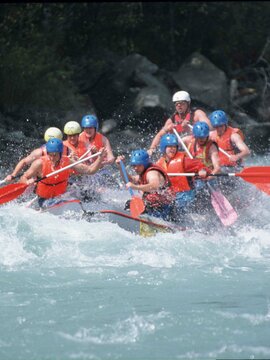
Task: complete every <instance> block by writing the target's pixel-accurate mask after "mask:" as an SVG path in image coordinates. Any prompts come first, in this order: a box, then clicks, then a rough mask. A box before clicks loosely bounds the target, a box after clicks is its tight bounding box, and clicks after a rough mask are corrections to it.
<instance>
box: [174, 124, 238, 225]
mask: <svg viewBox="0 0 270 360" xmlns="http://www.w3.org/2000/svg"><path fill="white" fill-rule="evenodd" d="M173 131H174V133H175V136H176V137H177V139H178V141H179V142H180V144H181V145H182V146H183V148H184V149H185V151H186V153H187V154H188V156H189V157H190V159H193V156H192V155H191V153H190V152H189V150H188V148H187V147H186V145H185V143H184V142H183V140H182V139H181V138H180V136H179V134H178V132H177V131H176V129H173ZM168 176H170V174H168ZM206 184H207V186H208V189H209V191H210V194H211V204H212V206H213V208H214V210H215V212H216V214H217V215H218V217H219V219H220V221H221V222H222V224H223V225H224V226H230V225H232V224H233V223H234V222H235V221H236V219H237V217H238V215H237V213H236V211H235V210H234V208H233V207H232V205H231V204H230V203H229V201H228V200H227V199H226V197H225V196H224V195H223V194H222V193H221V192H220V191H217V190H214V189H213V187H212V186H211V185H210V184H209V183H208V182H207V183H206Z"/></svg>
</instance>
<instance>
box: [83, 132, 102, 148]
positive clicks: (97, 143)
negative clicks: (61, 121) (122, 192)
mask: <svg viewBox="0 0 270 360" xmlns="http://www.w3.org/2000/svg"><path fill="white" fill-rule="evenodd" d="M79 139H80V140H81V141H82V142H84V143H85V144H87V145H90V146H93V145H94V146H95V147H96V148H97V149H98V150H99V149H101V148H102V147H104V144H103V135H102V134H101V133H99V132H96V133H95V137H94V139H93V140H92V141H90V140H89V138H88V137H87V135H86V132H85V131H83V132H81V133H80V135H79Z"/></svg>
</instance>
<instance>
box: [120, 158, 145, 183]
mask: <svg viewBox="0 0 270 360" xmlns="http://www.w3.org/2000/svg"><path fill="white" fill-rule="evenodd" d="M124 160H125V156H124V155H119V156H117V158H116V160H115V164H116V165H117V167H118V168H119V170H120V174H121V176H122V179H123V180H124V181H125V177H124V174H123V172H122V168H121V166H120V161H124ZM127 176H128V179H129V181H132V182H133V183H138V181H139V176H138V175H130V174H128V172H127Z"/></svg>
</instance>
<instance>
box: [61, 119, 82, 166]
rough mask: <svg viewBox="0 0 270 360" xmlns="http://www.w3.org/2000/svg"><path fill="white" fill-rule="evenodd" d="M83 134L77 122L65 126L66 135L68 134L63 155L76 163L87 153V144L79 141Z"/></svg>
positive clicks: (70, 122)
mask: <svg viewBox="0 0 270 360" xmlns="http://www.w3.org/2000/svg"><path fill="white" fill-rule="evenodd" d="M81 132H82V129H81V126H80V124H79V123H78V122H76V121H69V122H67V123H66V124H65V126H64V134H66V136H67V139H66V140H65V141H64V142H63V144H64V150H63V155H66V156H69V157H71V158H72V159H73V160H75V161H77V160H79V158H80V157H81V156H82V155H84V154H85V153H86V152H87V145H86V143H85V142H84V141H82V140H79V135H80V133H81Z"/></svg>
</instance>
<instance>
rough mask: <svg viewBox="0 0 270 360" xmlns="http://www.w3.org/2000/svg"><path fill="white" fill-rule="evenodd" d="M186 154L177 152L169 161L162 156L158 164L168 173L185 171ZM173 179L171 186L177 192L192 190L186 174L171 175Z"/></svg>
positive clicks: (171, 179)
mask: <svg viewBox="0 0 270 360" xmlns="http://www.w3.org/2000/svg"><path fill="white" fill-rule="evenodd" d="M185 156H186V154H185V153H183V152H177V153H176V155H175V157H174V158H173V159H172V160H170V161H169V162H167V161H166V160H165V157H163V156H162V157H161V158H160V159H159V160H158V161H157V162H156V165H158V166H161V167H162V168H163V169H164V170H165V171H166V172H167V173H184V172H185V169H184V158H185ZM169 179H170V181H171V188H172V189H173V191H175V192H182V191H188V190H190V189H191V188H190V186H189V182H188V179H187V177H186V176H172V177H170V176H169Z"/></svg>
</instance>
